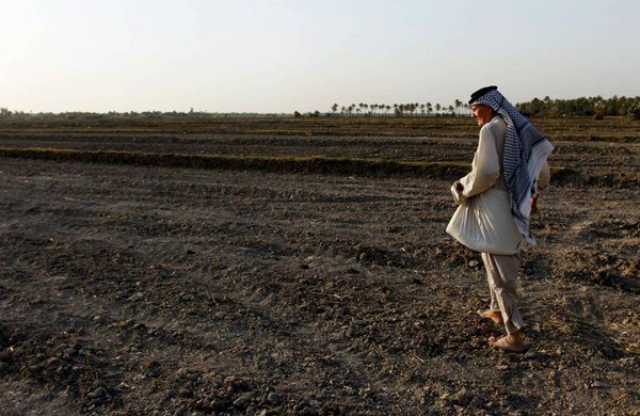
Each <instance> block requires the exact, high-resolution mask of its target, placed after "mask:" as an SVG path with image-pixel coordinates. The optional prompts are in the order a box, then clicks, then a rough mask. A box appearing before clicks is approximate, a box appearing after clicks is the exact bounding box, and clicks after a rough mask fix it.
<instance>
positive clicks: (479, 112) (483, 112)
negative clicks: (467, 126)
mask: <svg viewBox="0 0 640 416" xmlns="http://www.w3.org/2000/svg"><path fill="white" fill-rule="evenodd" d="M471 112H472V113H473V118H475V119H476V122H477V123H478V126H480V127H482V126H484V125H485V124H487V123H488V122H490V121H491V119H492V118H493V109H492V108H491V107H489V106H488V105H484V104H473V105H472V106H471Z"/></svg>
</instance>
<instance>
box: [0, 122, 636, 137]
mask: <svg viewBox="0 0 640 416" xmlns="http://www.w3.org/2000/svg"><path fill="white" fill-rule="evenodd" d="M532 121H533V122H534V123H535V124H536V125H537V126H539V127H540V128H541V130H543V131H544V132H546V133H547V134H548V135H550V136H551V137H553V138H554V139H556V140H569V141H623V142H624V141H627V142H640V120H635V121H633V120H629V119H627V118H625V117H606V118H605V119H603V120H594V119H592V118H590V117H570V118H545V119H532ZM107 133H108V134H114V135H127V134H129V135H130V134H160V135H166V134H169V135H181V134H190V135H191V134H260V135H263V134H269V135H302V136H323V135H329V136H411V137H415V136H426V137H450V138H459V137H462V138H469V137H473V136H475V134H476V126H475V123H474V122H473V120H472V119H471V117H463V116H459V117H401V118H398V117H299V118H295V117H284V116H283V117H275V116H273V117H231V116H229V117H205V116H183V117H174V118H171V117H158V118H151V117H150V118H148V119H144V118H140V117H137V118H131V119H127V118H123V117H113V118H105V117H99V118H88V117H77V118H73V117H69V118H59V117H56V118H55V119H51V120H47V119H46V118H44V117H42V118H33V119H11V118H5V119H2V118H0V134H2V136H0V137H6V136H7V135H20V136H22V135H25V136H29V135H42V134H45V135H57V134H64V135H83V136H86V137H92V136H94V135H100V134H107Z"/></svg>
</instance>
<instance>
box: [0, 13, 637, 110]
mask: <svg viewBox="0 0 640 416" xmlns="http://www.w3.org/2000/svg"><path fill="white" fill-rule="evenodd" d="M482 5H484V6H482ZM0 6H1V7H0V12H1V13H0V107H7V108H9V109H12V110H23V111H34V112H39V111H53V112H61V111H110V110H114V111H131V110H134V111H144V110H161V111H168V110H177V111H187V110H189V108H191V107H193V108H195V109H196V110H202V111H212V112H292V111H294V110H299V111H312V110H316V109H318V110H320V111H327V110H328V109H329V107H330V106H331V105H332V104H333V103H334V102H337V103H339V104H350V103H359V102H366V103H385V104H393V103H405V102H420V103H423V102H427V101H430V102H432V103H436V102H439V103H442V104H447V105H448V104H451V103H453V100H454V99H456V98H460V99H466V98H467V96H468V95H469V93H470V92H472V91H473V90H474V89H476V88H478V87H481V86H484V85H486V84H493V83H495V84H497V85H499V86H500V89H501V90H502V91H503V92H504V93H505V95H507V97H508V98H510V99H511V101H514V102H515V101H523V100H529V99H531V98H533V97H535V96H538V97H544V96H545V95H549V96H551V97H553V98H571V97H577V96H583V95H603V96H611V95H614V94H617V95H631V96H636V95H640V47H639V46H638V39H640V21H639V19H640V1H637V0H597V1H595V0H535V1H533V0H529V1H514V0H509V1H491V0H487V1H485V2H480V1H477V0H453V1H443V0H396V1H392V0H387V1H383V0H291V1H290V0H253V1H249V0H179V1H178V0H172V1H165V0H82V1H80V0H0Z"/></svg>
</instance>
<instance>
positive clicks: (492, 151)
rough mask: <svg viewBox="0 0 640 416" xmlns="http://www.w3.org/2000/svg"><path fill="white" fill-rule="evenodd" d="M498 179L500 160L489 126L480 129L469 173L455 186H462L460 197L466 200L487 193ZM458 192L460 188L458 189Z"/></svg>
mask: <svg viewBox="0 0 640 416" xmlns="http://www.w3.org/2000/svg"><path fill="white" fill-rule="evenodd" d="M499 177H500V160H499V158H498V151H497V149H496V139H495V136H494V133H493V131H492V130H491V128H490V126H489V125H487V126H484V127H483V128H482V129H480V140H479V141H478V149H477V150H476V153H475V155H474V157H473V163H472V164H471V172H470V173H469V174H468V175H467V176H465V177H464V178H462V179H460V180H459V181H458V182H457V184H456V186H458V185H460V186H462V190H461V192H460V195H461V197H462V199H468V198H471V197H473V196H475V195H478V194H481V193H482V192H485V191H487V190H488V189H490V188H491V187H492V186H493V185H495V183H496V181H497V180H498V178H499ZM458 190H459V191H460V188H458Z"/></svg>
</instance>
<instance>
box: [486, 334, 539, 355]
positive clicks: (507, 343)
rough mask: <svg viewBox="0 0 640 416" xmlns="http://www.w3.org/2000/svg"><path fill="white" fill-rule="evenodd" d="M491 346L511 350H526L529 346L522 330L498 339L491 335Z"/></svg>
mask: <svg viewBox="0 0 640 416" xmlns="http://www.w3.org/2000/svg"><path fill="white" fill-rule="evenodd" d="M489 346H490V347H492V348H495V349H498V350H503V351H509V352H525V351H526V350H527V349H528V348H529V346H528V345H527V344H526V343H525V342H524V337H523V336H522V333H521V332H520V331H518V332H516V333H513V334H511V335H506V336H504V337H502V338H498V339H496V338H495V337H491V338H489Z"/></svg>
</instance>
